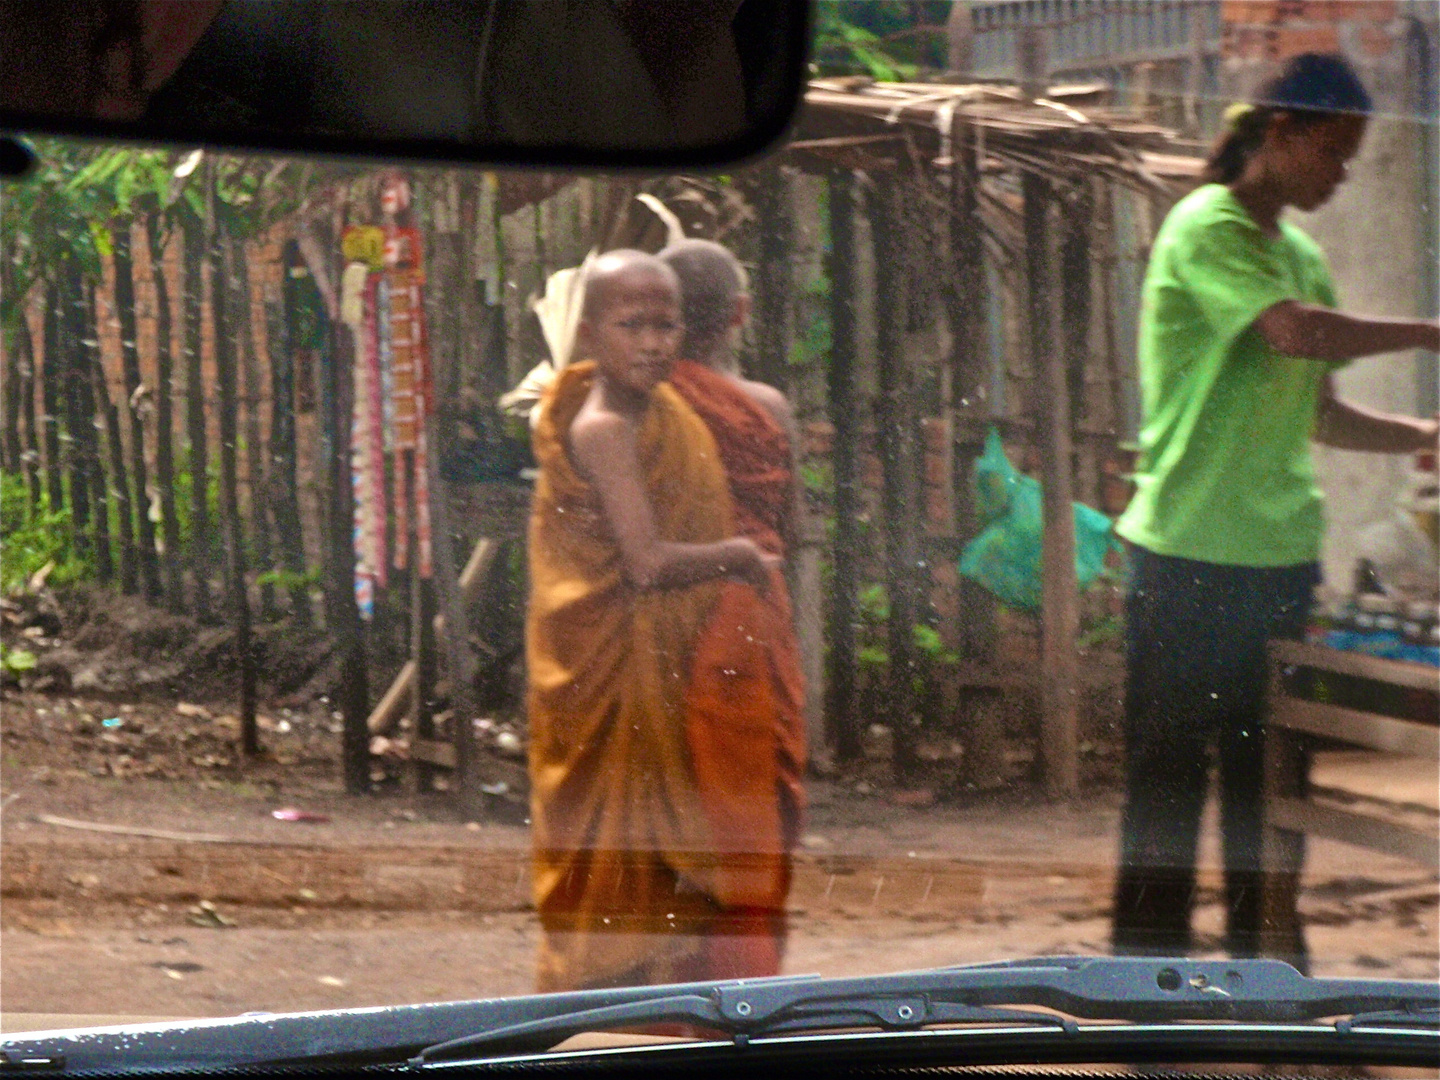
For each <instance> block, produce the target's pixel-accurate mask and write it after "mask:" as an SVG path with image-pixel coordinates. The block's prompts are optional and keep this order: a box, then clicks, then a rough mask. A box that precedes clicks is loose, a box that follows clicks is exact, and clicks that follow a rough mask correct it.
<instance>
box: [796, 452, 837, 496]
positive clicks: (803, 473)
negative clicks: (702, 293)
mask: <svg viewBox="0 0 1440 1080" xmlns="http://www.w3.org/2000/svg"><path fill="white" fill-rule="evenodd" d="M800 483H801V484H802V485H803V486H804V488H805V490H806V491H808V492H810V493H811V494H812V495H818V496H820V497H821V498H824V499H831V498H834V496H835V466H834V464H833V463H832V462H831V461H830V459H829V458H822V459H820V460H818V461H802V462H801V463H800Z"/></svg>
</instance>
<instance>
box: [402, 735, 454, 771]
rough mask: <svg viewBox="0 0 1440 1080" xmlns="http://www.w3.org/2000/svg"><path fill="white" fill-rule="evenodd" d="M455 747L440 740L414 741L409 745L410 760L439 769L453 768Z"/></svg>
mask: <svg viewBox="0 0 1440 1080" xmlns="http://www.w3.org/2000/svg"><path fill="white" fill-rule="evenodd" d="M455 757H456V755H455V747H454V745H453V744H451V743H448V742H444V741H443V740H441V739H416V740H415V741H414V742H413V743H411V744H410V760H411V761H418V762H423V763H424V764H426V765H431V766H434V767H435V768H439V769H453V768H455Z"/></svg>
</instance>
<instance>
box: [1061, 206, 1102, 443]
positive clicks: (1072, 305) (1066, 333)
mask: <svg viewBox="0 0 1440 1080" xmlns="http://www.w3.org/2000/svg"><path fill="white" fill-rule="evenodd" d="M1061 211H1062V213H1061V222H1062V230H1061V238H1060V320H1061V327H1062V331H1061V338H1062V341H1063V342H1064V344H1063V352H1064V355H1065V369H1066V383H1067V388H1068V391H1069V398H1070V409H1069V413H1068V416H1069V420H1070V424H1071V427H1072V429H1073V428H1074V427H1075V426H1076V425H1079V424H1080V423H1081V422H1082V421H1083V420H1084V419H1085V417H1086V416H1087V415H1088V413H1089V409H1088V406H1087V402H1086V399H1085V372H1086V371H1087V370H1088V368H1089V366H1090V300H1091V297H1090V264H1091V258H1090V255H1091V242H1090V230H1091V221H1092V218H1093V216H1094V212H1095V201H1094V199H1092V198H1091V193H1090V190H1089V187H1088V186H1086V185H1082V186H1081V189H1080V191H1079V192H1078V193H1077V194H1076V196H1075V198H1074V199H1073V200H1072V201H1071V202H1070V203H1069V204H1068V205H1063V206H1062V207H1061Z"/></svg>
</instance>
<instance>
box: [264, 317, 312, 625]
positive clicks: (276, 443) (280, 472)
mask: <svg viewBox="0 0 1440 1080" xmlns="http://www.w3.org/2000/svg"><path fill="white" fill-rule="evenodd" d="M265 323H266V330H267V332H268V334H269V344H270V347H269V350H268V351H269V353H270V383H271V386H270V393H271V399H270V490H271V494H272V495H273V501H272V505H273V507H274V510H275V540H276V545H277V546H278V547H279V549H280V559H281V561H282V562H283V563H284V566H285V569H286V571H287V572H289V573H291V574H296V575H303V574H304V573H305V534H304V531H303V529H302V528H301V524H300V492H299V483H298V481H297V478H296V458H297V453H296V447H295V357H294V356H293V355H292V353H291V351H290V326H289V323H288V322H287V321H286V319H285V312H284V309H283V308H282V306H281V305H280V303H278V302H270V303H267V304H266V305H265ZM290 610H291V612H292V613H293V615H294V617H295V619H296V620H297V621H299V622H300V623H301V624H302V625H306V626H308V625H309V624H310V621H311V613H310V589H309V586H308V585H305V584H297V585H292V586H291V587H290Z"/></svg>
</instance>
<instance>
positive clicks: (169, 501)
mask: <svg viewBox="0 0 1440 1080" xmlns="http://www.w3.org/2000/svg"><path fill="white" fill-rule="evenodd" d="M145 235H146V237H147V238H148V240H149V243H150V276H151V279H152V280H153V281H154V283H155V330H156V342H155V487H156V489H157V490H158V491H159V493H160V536H161V539H162V541H163V543H164V547H165V567H164V570H165V580H164V586H165V606H166V607H167V608H168V609H169V610H170V611H172V612H174V613H176V614H179V613H180V612H182V611H184V610H185V587H184V583H183V579H184V556H183V555H181V553H180V522H179V519H178V518H177V517H176V515H175V432H174V400H173V396H172V395H173V385H172V378H171V374H172V371H171V369H172V367H173V363H172V357H171V352H170V337H171V315H170V281H169V278H168V277H167V276H166V274H165V242H164V238H162V237H161V235H160V228H159V222H158V221H157V220H156V217H155V216H154V215H152V216H151V217H150V219H149V220H148V221H146V223H145Z"/></svg>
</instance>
